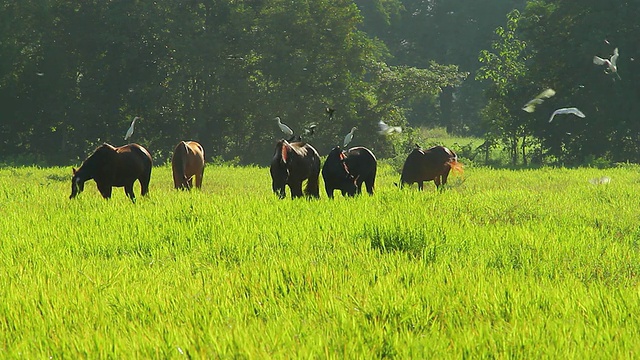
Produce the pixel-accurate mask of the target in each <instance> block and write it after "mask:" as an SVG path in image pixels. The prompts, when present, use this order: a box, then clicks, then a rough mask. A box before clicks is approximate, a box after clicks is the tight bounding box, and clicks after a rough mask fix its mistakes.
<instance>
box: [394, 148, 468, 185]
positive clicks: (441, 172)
mask: <svg viewBox="0 0 640 360" xmlns="http://www.w3.org/2000/svg"><path fill="white" fill-rule="evenodd" d="M451 169H454V170H456V171H458V172H460V173H462V164H461V163H459V162H458V156H457V155H456V153H454V152H453V151H451V150H449V149H447V148H446V147H444V146H434V147H432V148H430V149H426V150H425V149H422V148H420V147H419V146H418V145H417V144H416V148H415V149H413V151H412V152H411V153H410V154H409V156H408V157H407V160H405V162H404V166H403V167H402V176H401V177H400V187H402V186H403V185H404V184H413V183H418V190H422V184H423V182H424V181H431V180H433V182H434V183H435V184H436V188H437V189H441V188H442V187H443V186H444V185H446V183H447V178H448V177H449V171H450V170H451Z"/></svg>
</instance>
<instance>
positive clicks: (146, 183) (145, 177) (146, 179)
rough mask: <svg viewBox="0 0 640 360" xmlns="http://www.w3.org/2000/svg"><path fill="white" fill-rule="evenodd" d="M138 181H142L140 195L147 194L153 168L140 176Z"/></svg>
mask: <svg viewBox="0 0 640 360" xmlns="http://www.w3.org/2000/svg"><path fill="white" fill-rule="evenodd" d="M138 181H139V182H140V195H142V196H145V195H147V193H148V192H149V182H150V181H151V169H149V172H147V173H145V174H143V175H142V176H141V177H139V178H138ZM131 186H133V184H131ZM132 193H133V191H132Z"/></svg>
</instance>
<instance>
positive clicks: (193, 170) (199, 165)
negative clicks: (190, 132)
mask: <svg viewBox="0 0 640 360" xmlns="http://www.w3.org/2000/svg"><path fill="white" fill-rule="evenodd" d="M171 170H172V171H173V185H174V186H175V188H176V189H187V190H190V189H191V188H192V187H193V177H194V176H195V177H196V187H197V188H198V189H200V188H201V187H202V175H203V174H204V149H203V148H202V145H200V144H198V143H197V142H195V141H180V143H178V145H176V148H175V149H174V150H173V157H172V158H171Z"/></svg>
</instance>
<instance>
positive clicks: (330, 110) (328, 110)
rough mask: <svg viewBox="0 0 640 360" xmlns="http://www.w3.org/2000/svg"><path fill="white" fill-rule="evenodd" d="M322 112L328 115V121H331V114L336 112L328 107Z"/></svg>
mask: <svg viewBox="0 0 640 360" xmlns="http://www.w3.org/2000/svg"><path fill="white" fill-rule="evenodd" d="M324 111H325V112H326V113H327V114H329V120H331V119H333V113H334V112H335V111H336V109H334V108H331V107H328V106H327V107H326V108H325V109H324Z"/></svg>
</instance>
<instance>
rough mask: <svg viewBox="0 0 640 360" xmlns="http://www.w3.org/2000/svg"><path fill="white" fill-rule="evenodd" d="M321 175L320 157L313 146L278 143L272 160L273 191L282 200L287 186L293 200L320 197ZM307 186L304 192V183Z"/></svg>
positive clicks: (281, 141) (297, 143)
mask: <svg viewBox="0 0 640 360" xmlns="http://www.w3.org/2000/svg"><path fill="white" fill-rule="evenodd" d="M319 175H320V156H319V155H318V152H317V151H316V149H314V148H313V146H311V145H309V144H306V143H303V142H294V143H289V142H288V141H286V140H280V141H278V143H276V148H275V151H274V155H273V159H272V160H271V180H272V183H271V185H272V189H273V192H275V193H276V194H277V195H278V196H279V197H280V198H281V199H282V198H284V197H285V186H286V185H289V189H290V190H291V198H296V197H301V196H303V195H306V196H307V197H315V198H318V197H320V190H319V187H318V176H319ZM304 180H307V185H306V187H305V189H304V194H303V191H302V182H303V181H304Z"/></svg>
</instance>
